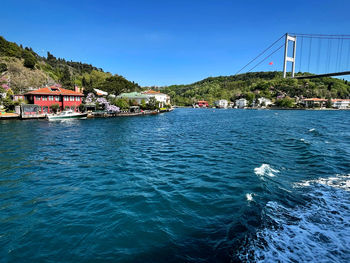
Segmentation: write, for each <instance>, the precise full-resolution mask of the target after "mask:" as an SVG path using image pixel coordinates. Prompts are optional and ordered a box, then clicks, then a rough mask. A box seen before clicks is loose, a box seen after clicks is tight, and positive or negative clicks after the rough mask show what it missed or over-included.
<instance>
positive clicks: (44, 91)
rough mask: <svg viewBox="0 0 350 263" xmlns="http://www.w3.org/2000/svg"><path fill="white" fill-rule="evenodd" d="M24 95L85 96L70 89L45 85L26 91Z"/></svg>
mask: <svg viewBox="0 0 350 263" xmlns="http://www.w3.org/2000/svg"><path fill="white" fill-rule="evenodd" d="M24 95H74V96H82V97H83V96H84V94H82V93H79V92H75V91H73V90H69V89H63V88H58V87H56V86H51V87H45V88H41V89H37V90H33V91H30V92H27V93H25V94H24Z"/></svg>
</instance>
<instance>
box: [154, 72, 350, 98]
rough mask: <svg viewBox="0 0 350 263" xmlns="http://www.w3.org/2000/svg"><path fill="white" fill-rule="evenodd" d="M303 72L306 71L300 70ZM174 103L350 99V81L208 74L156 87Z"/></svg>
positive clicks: (269, 74)
mask: <svg viewBox="0 0 350 263" xmlns="http://www.w3.org/2000/svg"><path fill="white" fill-rule="evenodd" d="M299 74H306V73H299ZM159 89H160V90H161V91H162V92H164V93H167V94H169V95H170V97H171V98H172V103H173V104H175V105H192V104H193V103H194V102H196V101H197V100H203V99H204V100H207V101H208V102H209V103H210V104H211V103H213V102H214V101H215V100H218V99H226V100H228V101H234V100H236V99H238V98H246V99H247V100H248V101H249V102H250V103H252V102H253V100H255V99H257V98H259V97H266V98H269V99H272V100H273V101H275V100H277V99H280V98H284V97H291V98H296V97H299V98H302V97H304V98H310V97H319V98H349V96H350V83H348V82H347V81H344V80H341V79H336V78H326V77H324V78H315V79H303V80H297V79H291V78H287V79H283V78H282V72H252V73H245V74H240V75H236V76H220V77H209V78H206V79H204V80H201V81H199V82H195V83H193V84H189V85H172V86H168V87H162V88H159Z"/></svg>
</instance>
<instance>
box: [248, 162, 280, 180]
mask: <svg viewBox="0 0 350 263" xmlns="http://www.w3.org/2000/svg"><path fill="white" fill-rule="evenodd" d="M279 172H280V171H278V170H276V169H273V168H271V167H270V165H268V164H265V163H264V164H262V165H261V166H260V167H256V168H254V173H255V174H256V175H258V176H266V175H268V176H270V177H274V176H275V175H276V173H279Z"/></svg>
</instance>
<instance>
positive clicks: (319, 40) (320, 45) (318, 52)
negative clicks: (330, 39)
mask: <svg viewBox="0 0 350 263" xmlns="http://www.w3.org/2000/svg"><path fill="white" fill-rule="evenodd" d="M317 47H318V50H317V62H316V64H317V65H316V68H317V69H316V72H317V73H319V71H318V69H319V67H320V58H321V47H322V41H321V39H318V46H317Z"/></svg>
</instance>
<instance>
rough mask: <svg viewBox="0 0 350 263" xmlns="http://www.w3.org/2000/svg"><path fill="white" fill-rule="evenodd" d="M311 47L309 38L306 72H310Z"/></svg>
mask: <svg viewBox="0 0 350 263" xmlns="http://www.w3.org/2000/svg"><path fill="white" fill-rule="evenodd" d="M311 46H312V38H310V44H309V61H308V63H307V72H310V59H311Z"/></svg>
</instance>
